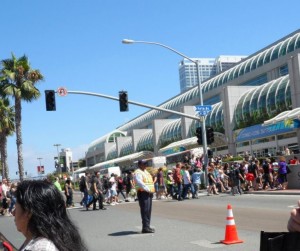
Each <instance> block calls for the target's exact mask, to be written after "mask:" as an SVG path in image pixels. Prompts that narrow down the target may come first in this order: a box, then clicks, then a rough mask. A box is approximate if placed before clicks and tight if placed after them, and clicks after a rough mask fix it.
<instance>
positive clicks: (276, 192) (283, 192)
mask: <svg viewBox="0 0 300 251" xmlns="http://www.w3.org/2000/svg"><path fill="white" fill-rule="evenodd" d="M245 194H268V195H272V194H273V195H299V196H300V189H286V190H271V189H268V190H258V191H247V192H245Z"/></svg>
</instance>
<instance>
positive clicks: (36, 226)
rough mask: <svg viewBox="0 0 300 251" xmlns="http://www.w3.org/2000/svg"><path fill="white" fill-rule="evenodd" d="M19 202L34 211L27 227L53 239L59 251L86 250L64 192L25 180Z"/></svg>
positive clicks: (17, 195)
mask: <svg viewBox="0 0 300 251" xmlns="http://www.w3.org/2000/svg"><path fill="white" fill-rule="evenodd" d="M16 198H17V203H18V204H19V205H20V206H21V207H22V209H23V210H25V211H27V212H29V213H30V214H31V217H30V220H29V222H28V226H27V227H28V230H29V231H30V232H31V233H32V235H33V236H35V237H44V238H47V239H49V240H51V241H52V242H53V243H54V245H55V246H56V247H57V248H58V249H59V250H60V251H71V250H72V251H74V250H76V251H84V250H87V248H86V247H85V245H84V243H83V241H82V239H81V237H80V235H79V232H78V229H77V227H76V226H75V225H74V224H73V223H72V221H71V220H70V218H69V216H68V214H67V210H66V207H65V201H64V198H63V196H62V194H61V193H60V192H59V191H58V190H57V189H56V188H55V186H54V185H53V184H49V183H47V182H45V181H42V180H26V181H22V182H21V183H19V184H18V187H17V190H16Z"/></svg>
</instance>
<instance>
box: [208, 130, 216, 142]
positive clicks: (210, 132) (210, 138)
mask: <svg viewBox="0 0 300 251" xmlns="http://www.w3.org/2000/svg"><path fill="white" fill-rule="evenodd" d="M206 141H207V144H212V143H214V141H215V138H214V129H213V128H212V127H206Z"/></svg>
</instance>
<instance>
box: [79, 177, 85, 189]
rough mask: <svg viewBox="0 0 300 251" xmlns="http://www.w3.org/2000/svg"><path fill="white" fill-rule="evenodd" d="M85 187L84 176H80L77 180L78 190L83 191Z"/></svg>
mask: <svg viewBox="0 0 300 251" xmlns="http://www.w3.org/2000/svg"><path fill="white" fill-rule="evenodd" d="M85 189H86V184H85V178H82V179H80V182H79V190H80V192H84V190H85Z"/></svg>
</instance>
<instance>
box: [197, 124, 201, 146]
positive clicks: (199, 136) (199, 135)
mask: <svg viewBox="0 0 300 251" xmlns="http://www.w3.org/2000/svg"><path fill="white" fill-rule="evenodd" d="M196 137H197V138H198V140H197V143H198V145H202V129H201V127H197V128H196Z"/></svg>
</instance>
